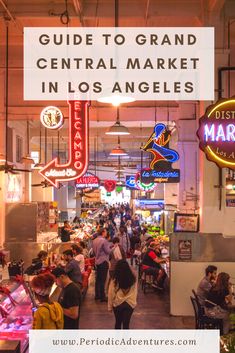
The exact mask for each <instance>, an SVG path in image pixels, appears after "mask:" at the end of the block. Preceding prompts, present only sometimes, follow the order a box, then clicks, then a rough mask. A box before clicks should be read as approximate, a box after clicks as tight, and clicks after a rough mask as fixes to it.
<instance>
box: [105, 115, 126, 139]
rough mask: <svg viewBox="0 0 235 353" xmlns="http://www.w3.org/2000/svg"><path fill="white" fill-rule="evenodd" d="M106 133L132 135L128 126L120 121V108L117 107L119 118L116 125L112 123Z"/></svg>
mask: <svg viewBox="0 0 235 353" xmlns="http://www.w3.org/2000/svg"><path fill="white" fill-rule="evenodd" d="M105 134H106V135H113V136H115V135H116V136H118V135H130V132H129V130H128V128H127V127H126V126H124V125H122V124H121V123H120V118H119V108H117V120H116V122H115V124H114V125H112V126H111V127H110V128H109V130H108V131H106V133H105Z"/></svg>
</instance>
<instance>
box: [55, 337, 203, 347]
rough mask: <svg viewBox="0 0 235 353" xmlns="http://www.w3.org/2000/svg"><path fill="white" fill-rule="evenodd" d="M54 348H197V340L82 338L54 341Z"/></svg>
mask: <svg viewBox="0 0 235 353" xmlns="http://www.w3.org/2000/svg"><path fill="white" fill-rule="evenodd" d="M52 345H53V346H115V347H117V346H196V345H197V340H196V339H178V340H173V339H159V340H158V339H152V338H150V339H133V338H128V339H125V338H122V339H115V338H110V337H109V338H107V339H99V338H95V339H86V338H84V337H80V338H79V340H69V339H64V340H63V339H53V340H52Z"/></svg>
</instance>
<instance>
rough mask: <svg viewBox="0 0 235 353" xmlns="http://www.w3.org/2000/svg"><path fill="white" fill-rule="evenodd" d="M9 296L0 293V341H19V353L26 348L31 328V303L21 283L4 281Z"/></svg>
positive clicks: (3, 284) (22, 352)
mask: <svg viewBox="0 0 235 353" xmlns="http://www.w3.org/2000/svg"><path fill="white" fill-rule="evenodd" d="M1 285H2V286H3V287H4V288H7V289H8V290H9V293H10V296H9V295H7V294H5V293H3V292H0V340H19V341H20V342H21V353H24V352H25V351H26V349H27V348H28V333H29V330H30V329H31V327H32V321H33V319H32V301H31V299H30V295H29V294H28V293H27V292H26V290H25V287H24V285H23V284H21V283H17V282H14V281H4V282H2V283H1Z"/></svg>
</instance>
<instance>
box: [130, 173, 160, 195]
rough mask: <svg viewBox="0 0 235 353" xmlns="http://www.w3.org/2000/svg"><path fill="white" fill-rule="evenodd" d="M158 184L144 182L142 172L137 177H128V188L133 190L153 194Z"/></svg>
mask: <svg viewBox="0 0 235 353" xmlns="http://www.w3.org/2000/svg"><path fill="white" fill-rule="evenodd" d="M156 186H157V185H156V183H155V182H154V181H151V182H147V183H146V182H144V181H143V180H142V178H141V175H140V172H138V173H136V175H127V176H126V187H127V188H128V189H132V190H141V191H145V192H151V191H153V190H154V189H156Z"/></svg>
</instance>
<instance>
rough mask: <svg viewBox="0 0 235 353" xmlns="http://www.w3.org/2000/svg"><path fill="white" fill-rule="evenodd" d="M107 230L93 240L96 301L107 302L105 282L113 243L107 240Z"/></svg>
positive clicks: (101, 231) (101, 230)
mask: <svg viewBox="0 0 235 353" xmlns="http://www.w3.org/2000/svg"><path fill="white" fill-rule="evenodd" d="M106 236H107V230H106V229H105V228H102V229H100V230H99V233H98V236H97V237H96V238H95V240H93V252H94V254H95V265H96V279H95V300H100V301H101V302H105V301H107V298H106V296H105V282H106V278H107V274H108V268H109V254H110V252H111V243H109V242H108V240H107V239H106Z"/></svg>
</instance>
